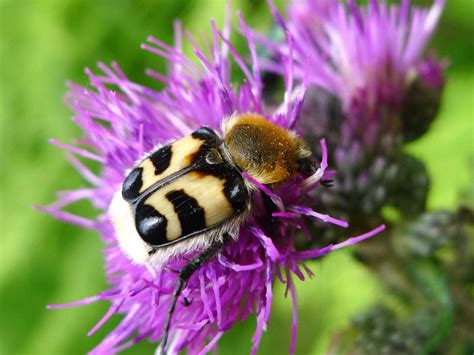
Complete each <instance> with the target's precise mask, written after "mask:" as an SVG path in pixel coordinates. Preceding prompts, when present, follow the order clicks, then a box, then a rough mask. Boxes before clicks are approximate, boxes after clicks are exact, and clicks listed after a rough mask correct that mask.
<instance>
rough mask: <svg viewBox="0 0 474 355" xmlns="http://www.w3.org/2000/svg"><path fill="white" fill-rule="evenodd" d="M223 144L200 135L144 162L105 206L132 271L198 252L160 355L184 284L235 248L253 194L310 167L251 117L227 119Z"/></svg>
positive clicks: (306, 157)
mask: <svg viewBox="0 0 474 355" xmlns="http://www.w3.org/2000/svg"><path fill="white" fill-rule="evenodd" d="M223 132H224V134H223V136H222V137H221V136H219V135H218V134H217V133H216V132H215V131H213V130H212V129H210V128H207V127H201V128H199V129H197V130H196V131H194V132H193V133H192V134H190V135H188V136H185V137H184V138H181V139H179V140H177V141H175V142H172V143H170V144H167V145H164V146H161V147H159V148H158V149H156V150H155V151H153V152H152V153H151V154H149V155H147V156H146V157H145V158H144V159H143V160H141V161H140V162H139V163H138V164H137V165H136V166H135V167H134V168H133V169H132V170H131V171H130V172H129V173H128V175H127V177H126V178H125V180H124V181H123V184H122V188H121V190H120V191H118V192H117V193H116V194H115V196H114V198H113V200H112V203H111V205H110V210H109V214H110V217H111V220H112V222H113V225H114V228H115V232H116V235H117V238H118V242H119V245H120V248H121V249H122V251H123V252H124V253H125V254H126V255H127V256H128V257H129V258H130V259H131V260H132V261H134V262H135V263H137V264H151V265H153V266H155V267H159V266H163V265H164V264H166V262H167V261H169V260H170V259H172V258H174V257H176V256H179V255H185V254H187V253H190V252H194V251H199V252H200V254H198V255H197V256H196V257H195V259H193V260H191V261H190V262H189V263H188V264H187V265H186V266H185V267H184V268H183V269H182V270H181V271H180V273H179V277H178V279H177V284H176V286H175V291H174V294H173V298H172V301H171V306H170V310H169V313H168V319H167V321H166V324H165V329H164V333H163V334H164V335H163V337H162V343H161V349H162V352H163V353H165V352H166V343H167V338H168V331H169V327H170V322H171V316H172V313H173V311H174V308H175V306H176V301H177V298H178V297H179V295H180V293H181V291H182V289H183V287H184V285H185V284H186V282H187V280H188V279H189V278H190V277H191V276H192V274H193V273H194V271H196V270H197V269H199V267H200V266H201V265H202V264H203V263H205V262H206V261H208V260H209V259H210V258H212V257H213V256H214V255H215V254H216V253H218V252H219V250H220V249H221V248H222V247H223V245H224V244H225V243H226V242H227V241H228V240H232V239H234V240H236V239H237V238H238V235H239V228H240V225H241V224H242V222H243V221H244V220H245V219H246V218H247V216H248V215H249V211H250V209H251V195H252V191H253V190H254V189H255V188H256V187H255V186H254V185H253V184H252V183H250V182H249V181H248V180H247V179H245V178H244V177H243V175H242V173H243V172H245V173H247V174H248V175H249V176H250V177H251V178H253V179H255V180H256V181H258V182H259V183H261V184H265V185H267V186H269V187H272V186H276V185H278V184H280V183H282V182H284V181H287V180H289V179H291V178H292V177H294V176H296V175H297V174H303V175H305V176H309V175H311V174H313V173H314V172H315V171H316V163H315V162H314V160H313V159H312V154H311V151H310V149H309V148H308V146H307V145H306V144H305V143H304V141H303V140H302V139H301V138H299V137H297V135H296V134H295V133H294V132H292V131H288V130H286V129H284V128H282V127H280V126H278V125H276V124H274V123H271V122H269V121H268V120H267V119H265V118H264V117H262V116H260V115H258V114H252V113H250V114H241V115H234V116H232V117H231V118H230V119H228V120H227V121H225V123H224V125H223Z"/></svg>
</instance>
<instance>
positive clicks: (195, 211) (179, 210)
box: [166, 190, 206, 236]
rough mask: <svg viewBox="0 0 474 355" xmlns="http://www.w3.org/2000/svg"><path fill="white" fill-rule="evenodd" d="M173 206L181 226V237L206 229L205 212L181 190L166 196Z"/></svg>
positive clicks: (193, 199)
mask: <svg viewBox="0 0 474 355" xmlns="http://www.w3.org/2000/svg"><path fill="white" fill-rule="evenodd" d="M166 198H167V199H168V200H169V201H170V202H171V203H172V204H173V206H174V211H175V212H176V214H177V215H178V219H179V222H180V224H181V230H182V236H186V235H189V234H192V233H195V232H198V231H200V230H203V229H205V228H206V219H205V211H204V209H203V208H202V207H201V206H199V203H198V202H197V200H196V199H195V198H193V197H191V196H189V195H188V194H186V193H185V192H184V191H183V190H174V191H170V192H168V193H167V194H166Z"/></svg>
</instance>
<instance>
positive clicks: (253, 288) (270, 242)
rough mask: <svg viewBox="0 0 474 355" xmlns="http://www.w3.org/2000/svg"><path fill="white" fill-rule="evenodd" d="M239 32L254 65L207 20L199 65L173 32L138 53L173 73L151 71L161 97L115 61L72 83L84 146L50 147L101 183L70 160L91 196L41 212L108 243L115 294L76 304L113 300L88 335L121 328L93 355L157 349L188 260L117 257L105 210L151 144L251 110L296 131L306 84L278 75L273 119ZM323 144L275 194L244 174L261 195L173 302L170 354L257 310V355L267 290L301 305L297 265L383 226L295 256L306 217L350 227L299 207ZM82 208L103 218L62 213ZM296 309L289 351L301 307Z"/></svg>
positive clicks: (206, 347)
mask: <svg viewBox="0 0 474 355" xmlns="http://www.w3.org/2000/svg"><path fill="white" fill-rule="evenodd" d="M240 24H241V30H242V33H243V35H244V37H245V38H246V40H247V44H248V49H249V52H250V57H251V64H250V65H248V64H246V63H245V61H244V60H243V59H242V57H241V56H240V55H239V54H238V53H237V51H236V50H235V49H234V48H233V46H232V44H231V43H230V41H229V35H230V31H229V28H230V27H229V22H228V21H227V22H226V24H225V26H224V29H223V31H222V32H221V31H219V30H218V29H217V28H216V27H215V25H214V23H213V22H212V32H211V33H212V38H211V40H212V41H211V43H210V44H209V47H210V50H209V53H205V52H203V51H202V50H201V49H199V47H198V46H197V45H194V58H190V57H188V56H186V55H184V54H183V52H182V51H181V42H182V40H183V38H184V37H187V38H189V40H190V41H191V42H192V43H195V42H194V40H193V39H192V38H191V36H190V35H189V34H186V33H183V31H182V30H181V28H180V26H179V25H177V26H176V43H175V46H168V45H166V44H165V43H163V42H161V41H159V40H158V39H156V38H153V37H150V38H149V39H148V43H147V44H145V45H143V48H144V49H145V50H147V51H150V52H152V53H155V54H157V55H158V56H160V57H162V58H164V59H165V60H166V61H167V63H168V65H169V67H170V72H169V74H168V75H163V74H160V73H157V72H154V71H151V70H149V71H148V74H149V75H150V76H151V77H153V78H155V79H157V80H159V81H160V82H162V83H163V84H164V86H165V88H164V89H163V90H162V91H156V90H154V89H152V88H148V87H144V86H142V85H140V84H137V83H134V82H132V81H131V80H129V79H128V78H127V76H126V75H125V74H124V73H123V72H122V70H121V69H120V67H119V66H118V65H117V64H115V63H113V64H112V65H111V66H110V67H109V66H106V65H104V64H99V68H100V69H101V73H100V74H94V73H92V72H91V71H90V70H87V71H86V72H87V75H88V77H89V80H90V88H84V87H81V86H78V85H75V84H71V85H70V92H69V95H68V101H69V103H70V105H71V107H72V108H73V110H74V111H75V116H74V121H75V123H76V124H78V125H79V126H80V127H81V128H82V130H83V133H84V137H83V138H82V139H81V140H80V142H79V145H80V147H76V146H70V145H66V144H63V143H60V142H57V141H52V142H53V143H54V144H56V145H58V146H60V147H62V148H64V149H66V150H68V151H70V152H72V153H74V154H75V155H78V156H79V157H80V158H86V159H92V160H94V161H96V162H98V163H100V165H101V171H100V173H99V174H98V175H96V174H94V173H93V172H92V171H90V170H89V169H88V168H87V167H86V166H85V165H84V164H83V163H81V162H80V160H79V159H77V158H75V157H73V156H69V160H70V161H71V163H72V164H73V166H74V167H76V169H77V170H78V171H79V173H81V174H82V176H83V177H84V178H85V179H86V180H88V181H89V182H90V184H91V187H89V188H83V189H78V190H75V191H72V192H67V193H63V194H61V195H60V198H59V200H58V201H57V202H56V203H54V204H53V205H50V206H48V207H44V208H42V209H44V210H46V211H47V212H49V213H51V214H52V215H54V216H56V217H57V218H59V219H62V220H64V221H67V222H70V223H75V224H78V225H80V226H82V227H86V228H92V229H96V230H98V231H99V233H100V235H101V237H102V239H103V241H104V242H105V245H106V246H105V252H104V255H105V261H106V270H107V278H108V282H109V284H110V289H109V290H106V291H104V292H101V293H99V294H98V295H97V296H94V297H90V298H87V299H85V300H82V301H78V302H74V303H72V304H71V305H78V304H86V303H90V302H94V301H97V300H110V302H111V307H110V309H109V311H108V312H107V314H106V315H105V316H104V318H103V319H102V320H100V322H99V323H98V324H97V325H96V326H95V327H94V328H93V329H92V330H91V332H90V333H93V332H95V331H96V330H97V329H98V328H99V327H100V326H101V325H102V324H103V323H104V322H105V321H107V319H108V318H109V317H110V316H112V315H113V314H115V313H122V314H123V315H124V317H123V320H122V321H121V323H120V324H119V325H118V326H117V328H115V329H114V330H113V331H112V332H111V333H110V334H109V335H108V336H107V337H106V338H105V339H104V340H103V341H102V343H101V344H99V345H98V346H97V347H96V348H95V349H94V350H93V351H92V353H94V354H100V353H111V352H117V351H119V350H121V349H123V348H126V347H128V346H131V345H132V344H134V343H136V342H138V341H140V340H141V339H143V338H148V339H150V340H151V341H157V342H158V341H159V340H160V339H161V337H162V336H163V324H164V322H165V319H166V315H167V313H168V308H169V305H170V301H171V298H172V293H173V289H174V286H175V284H176V281H177V277H178V275H177V273H176V272H175V271H173V270H179V268H181V267H183V266H184V265H185V263H186V260H188V258H190V257H192V255H183V256H182V257H178V258H176V259H173V260H172V261H170V262H169V263H168V264H167V265H166V266H165V267H160V268H155V267H152V266H142V265H135V264H133V263H132V262H131V261H130V260H129V259H128V258H127V257H126V256H125V255H124V253H123V252H122V250H120V248H119V246H118V242H117V238H116V236H115V235H114V231H113V228H112V225H111V223H110V221H109V218H108V216H107V213H106V211H107V208H108V206H109V204H110V201H111V199H112V197H113V195H114V193H115V192H116V191H117V190H118V189H119V188H120V185H121V183H122V181H123V179H124V176H125V174H126V171H127V170H129V169H130V168H132V167H133V166H134V163H135V162H136V161H137V160H139V159H140V158H142V157H143V154H144V153H145V152H147V151H150V150H151V149H152V148H153V147H156V146H157V145H160V144H163V143H166V142H169V141H170V140H174V139H178V138H181V137H182V136H184V135H187V134H190V133H191V132H192V131H193V130H195V129H197V128H198V127H201V126H208V127H210V128H212V129H214V130H216V131H218V132H219V130H220V127H221V124H222V122H223V120H224V119H225V118H227V117H229V116H231V115H233V114H235V113H249V112H252V113H257V114H259V115H261V116H264V117H266V118H267V119H268V120H270V121H272V122H274V123H276V124H278V125H280V126H282V127H284V128H287V129H292V130H295V131H297V132H298V130H299V115H300V109H301V105H302V101H303V96H304V87H296V88H295V87H293V79H292V78H293V71H292V69H291V66H287V67H286V69H285V71H284V73H283V75H284V78H285V82H286V87H285V93H284V99H283V101H282V104H281V106H280V107H279V109H278V110H277V111H271V110H269V109H268V108H267V107H266V105H265V103H264V102H263V100H262V82H261V76H260V70H259V67H260V63H259V60H258V59H257V55H256V49H255V43H254V39H253V35H252V33H251V31H250V30H249V29H248V27H247V26H246V24H245V22H244V21H243V19H242V18H240ZM231 62H233V63H234V64H236V65H237V66H238V68H239V69H240V71H241V72H242V74H243V76H244V80H243V82H242V84H241V85H233V84H232V83H231V76H230V73H231V70H230V65H231ZM321 147H322V152H323V153H322V161H321V164H320V168H319V169H318V171H317V172H316V173H315V174H314V175H313V176H310V177H309V178H303V177H297V178H296V179H294V180H292V181H289V182H288V183H286V184H285V185H283V186H280V187H279V188H278V189H276V190H273V191H271V190H269V189H268V188H267V187H266V186H264V185H261V184H259V183H258V182H256V181H254V180H253V179H252V178H251V177H250V176H248V175H245V174H244V177H245V178H246V179H249V181H250V183H253V184H255V185H256V186H257V188H258V190H257V192H256V193H255V194H254V196H253V200H252V206H253V208H252V210H251V215H250V217H249V218H248V219H247V220H246V222H244V224H243V225H242V228H241V231H240V235H239V238H238V240H237V241H234V242H231V243H229V244H228V245H226V247H225V248H224V249H223V250H222V252H221V253H219V255H218V256H217V257H216V258H214V259H212V260H210V261H209V262H208V263H206V264H205V265H203V266H202V267H201V268H200V269H199V270H198V271H196V273H195V274H194V275H193V276H192V277H191V279H190V280H189V282H188V283H187V285H186V286H185V288H184V290H183V293H182V296H183V297H184V298H185V299H186V300H187V302H181V300H180V301H178V304H177V307H176V310H175V313H174V316H173V319H172V323H171V335H170V343H169V351H170V352H171V353H175V352H178V351H179V350H181V349H187V350H188V351H189V352H191V353H198V352H199V353H206V352H207V351H210V350H211V349H213V348H215V346H216V343H217V341H218V339H219V338H220V337H221V336H222V335H223V333H224V332H225V331H227V330H228V329H230V328H231V327H232V325H233V324H234V323H235V322H239V321H242V320H244V319H245V318H246V317H248V316H249V315H250V314H252V313H256V315H257V325H256V330H255V334H254V337H253V341H252V353H255V352H256V350H257V347H258V344H259V341H260V337H261V334H262V332H263V331H264V330H265V329H266V326H267V322H268V319H269V315H270V310H271V302H272V295H273V293H272V292H273V291H272V285H273V284H274V282H276V280H278V279H279V280H281V282H284V283H285V284H286V286H287V288H288V291H289V294H290V295H291V297H292V299H293V302H294V304H295V307H296V296H295V288H294V284H293V277H294V276H296V277H298V278H300V279H304V278H305V274H306V275H310V276H311V271H310V270H309V269H308V268H307V267H306V266H305V265H304V264H303V263H302V262H303V261H304V260H307V259H313V258H316V257H318V256H321V255H324V254H326V253H328V252H330V251H331V250H334V249H338V248H341V247H343V246H346V245H350V244H353V243H356V242H358V241H359V240H362V239H365V238H368V237H370V236H372V235H374V234H376V233H377V232H379V231H380V230H382V229H383V226H381V227H379V228H377V229H376V230H374V231H372V232H369V233H367V234H365V235H362V236H359V237H356V238H353V239H349V240H347V241H346V242H344V243H341V244H337V245H330V246H327V247H325V248H322V249H317V250H305V251H297V250H295V247H294V245H295V244H294V243H295V239H296V238H297V231H298V230H302V231H306V226H305V220H306V218H307V217H308V216H309V217H312V218H314V219H319V220H321V221H323V222H330V223H333V224H336V225H339V226H342V227H345V226H346V223H345V222H343V221H340V220H337V219H335V218H331V217H329V216H327V215H324V214H321V213H318V212H316V211H313V210H312V209H311V208H309V207H307V206H306V205H305V200H307V199H308V197H309V192H311V191H312V190H313V189H314V188H316V186H317V185H318V181H319V179H321V178H322V177H324V176H325V174H326V171H325V170H326V166H327V161H326V159H327V156H326V147H325V144H324V141H322V144H321ZM262 196H268V197H269V198H270V199H271V200H272V201H273V203H274V204H275V206H277V208H276V211H274V212H273V213H270V214H268V213H267V212H264V211H265V208H263V207H262V206H263V201H262ZM81 199H88V200H90V201H91V202H92V204H93V205H94V206H96V207H98V208H99V209H100V210H101V211H102V213H101V214H100V215H99V216H97V218H96V219H93V220H92V219H86V218H83V217H79V216H75V215H72V214H71V213H69V212H67V211H65V210H64V207H66V206H68V205H69V204H71V203H73V202H76V201H78V200H81ZM308 237H310V236H309V235H308ZM62 306H64V305H62ZM52 307H54V306H52ZM59 307H61V306H59ZM294 312H295V313H294V317H295V319H294V322H293V334H294V335H293V337H292V345H291V349H292V350H291V351H292V352H293V349H294V344H295V334H296V308H295V311H294Z"/></svg>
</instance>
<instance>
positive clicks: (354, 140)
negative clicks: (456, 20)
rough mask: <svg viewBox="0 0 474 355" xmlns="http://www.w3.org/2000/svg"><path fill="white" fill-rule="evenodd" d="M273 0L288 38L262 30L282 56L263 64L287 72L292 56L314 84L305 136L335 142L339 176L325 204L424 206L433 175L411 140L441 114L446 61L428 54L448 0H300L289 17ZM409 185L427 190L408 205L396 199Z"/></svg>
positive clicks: (351, 210)
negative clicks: (363, 1)
mask: <svg viewBox="0 0 474 355" xmlns="http://www.w3.org/2000/svg"><path fill="white" fill-rule="evenodd" d="M269 3H270V8H271V10H272V12H273V14H274V17H275V20H276V22H277V23H278V25H279V27H280V28H282V29H283V31H284V32H285V34H286V37H287V40H286V43H278V42H276V41H274V40H272V39H268V38H267V37H265V36H260V35H258V37H257V39H258V41H259V42H260V43H262V44H263V45H264V46H265V48H267V50H268V51H269V52H270V54H271V55H272V56H273V59H271V60H267V61H265V63H262V67H263V68H265V69H266V70H268V71H271V72H275V73H282V69H281V63H285V62H286V61H288V59H287V57H288V55H290V56H291V57H292V58H293V65H294V77H295V78H296V80H299V81H303V80H305V81H306V82H307V83H308V88H309V89H308V93H307V97H306V100H305V105H304V107H303V113H302V116H303V119H302V125H303V127H304V132H306V136H307V137H310V136H313V137H321V136H324V137H326V138H327V140H328V147H329V148H330V151H331V152H332V154H331V155H330V158H329V159H330V161H331V162H334V164H335V169H336V171H337V172H338V174H337V175H336V181H335V184H334V185H335V186H334V187H335V188H334V189H331V190H330V191H327V192H324V193H323V196H322V199H321V201H323V203H324V205H325V206H328V207H334V208H331V211H333V212H334V211H337V212H336V213H338V214H339V213H341V212H342V213H347V215H345V217H348V216H349V215H358V214H360V212H362V215H367V214H370V215H378V213H379V212H380V210H381V208H382V206H383V205H384V204H386V203H387V202H389V203H393V204H394V205H396V206H397V207H400V206H402V205H403V206H404V207H407V206H408V207H407V208H408V209H410V207H409V206H424V201H425V198H426V192H427V189H428V187H427V185H428V178H427V176H426V173H425V170H424V168H423V166H422V164H421V163H419V162H418V161H415V162H412V160H413V158H411V157H404V156H403V152H402V143H403V141H410V140H413V139H416V138H418V137H419V136H421V135H422V134H423V133H425V132H426V130H427V129H428V128H429V125H430V123H431V122H432V121H433V119H434V118H435V117H436V115H437V113H438V110H439V106H440V100H441V92H442V89H443V86H444V79H443V69H444V67H445V66H446V63H445V62H444V61H441V62H440V61H438V60H436V59H435V57H434V56H433V55H429V56H427V57H425V56H424V51H425V48H426V46H427V43H428V41H429V40H430V38H431V36H432V34H433V32H434V30H435V29H436V26H437V24H438V21H439V18H440V16H441V13H442V11H443V8H444V0H435V1H434V3H433V5H432V6H431V7H430V8H428V9H424V8H418V7H415V6H411V4H410V1H409V0H402V2H401V4H399V5H393V4H387V3H386V2H385V1H377V0H371V1H369V3H368V4H367V5H357V4H356V3H355V1H353V0H348V1H346V2H339V1H336V0H328V1H326V0H304V1H297V0H294V1H292V2H291V4H290V6H289V8H288V11H287V19H286V20H284V19H283V17H282V16H281V15H280V14H279V13H278V11H277V9H276V7H275V5H274V4H273V3H272V1H271V0H270V1H269ZM314 9H319V11H317V12H315V11H314ZM301 14H305V15H301ZM307 68H310V69H309V70H307ZM307 71H308V72H307ZM402 159H408V160H410V162H409V163H410V169H411V168H413V171H412V170H410V171H407V169H408V168H407V169H404V167H403V166H402V165H403V164H402V163H401V161H402ZM417 176H418V177H419V176H421V177H422V178H417ZM403 184H405V186H401V185H403ZM407 184H408V185H407ZM410 185H411V186H412V187H413V190H416V191H419V193H416V194H412V193H409V196H408V195H407V196H403V198H406V199H408V200H409V201H408V202H407V201H400V196H392V195H391V194H393V193H395V195H396V194H398V192H397V191H396V190H397V188H398V187H402V188H405V189H406V186H410ZM410 198H411V199H410ZM415 199H416V201H415ZM404 207H403V208H404ZM403 208H402V209H403ZM407 212H408V213H412V210H410V211H407Z"/></svg>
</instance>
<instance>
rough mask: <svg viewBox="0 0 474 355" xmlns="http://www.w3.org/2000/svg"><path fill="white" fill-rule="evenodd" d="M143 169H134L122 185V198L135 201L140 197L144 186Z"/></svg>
mask: <svg viewBox="0 0 474 355" xmlns="http://www.w3.org/2000/svg"><path fill="white" fill-rule="evenodd" d="M142 172H143V169H142V168H135V169H133V170H132V171H131V172H130V174H128V176H127V177H126V178H125V181H124V182H123V184H122V197H123V198H124V200H125V201H128V202H130V201H133V200H135V199H136V198H137V197H139V196H140V189H141V188H142V185H143V180H142Z"/></svg>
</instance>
